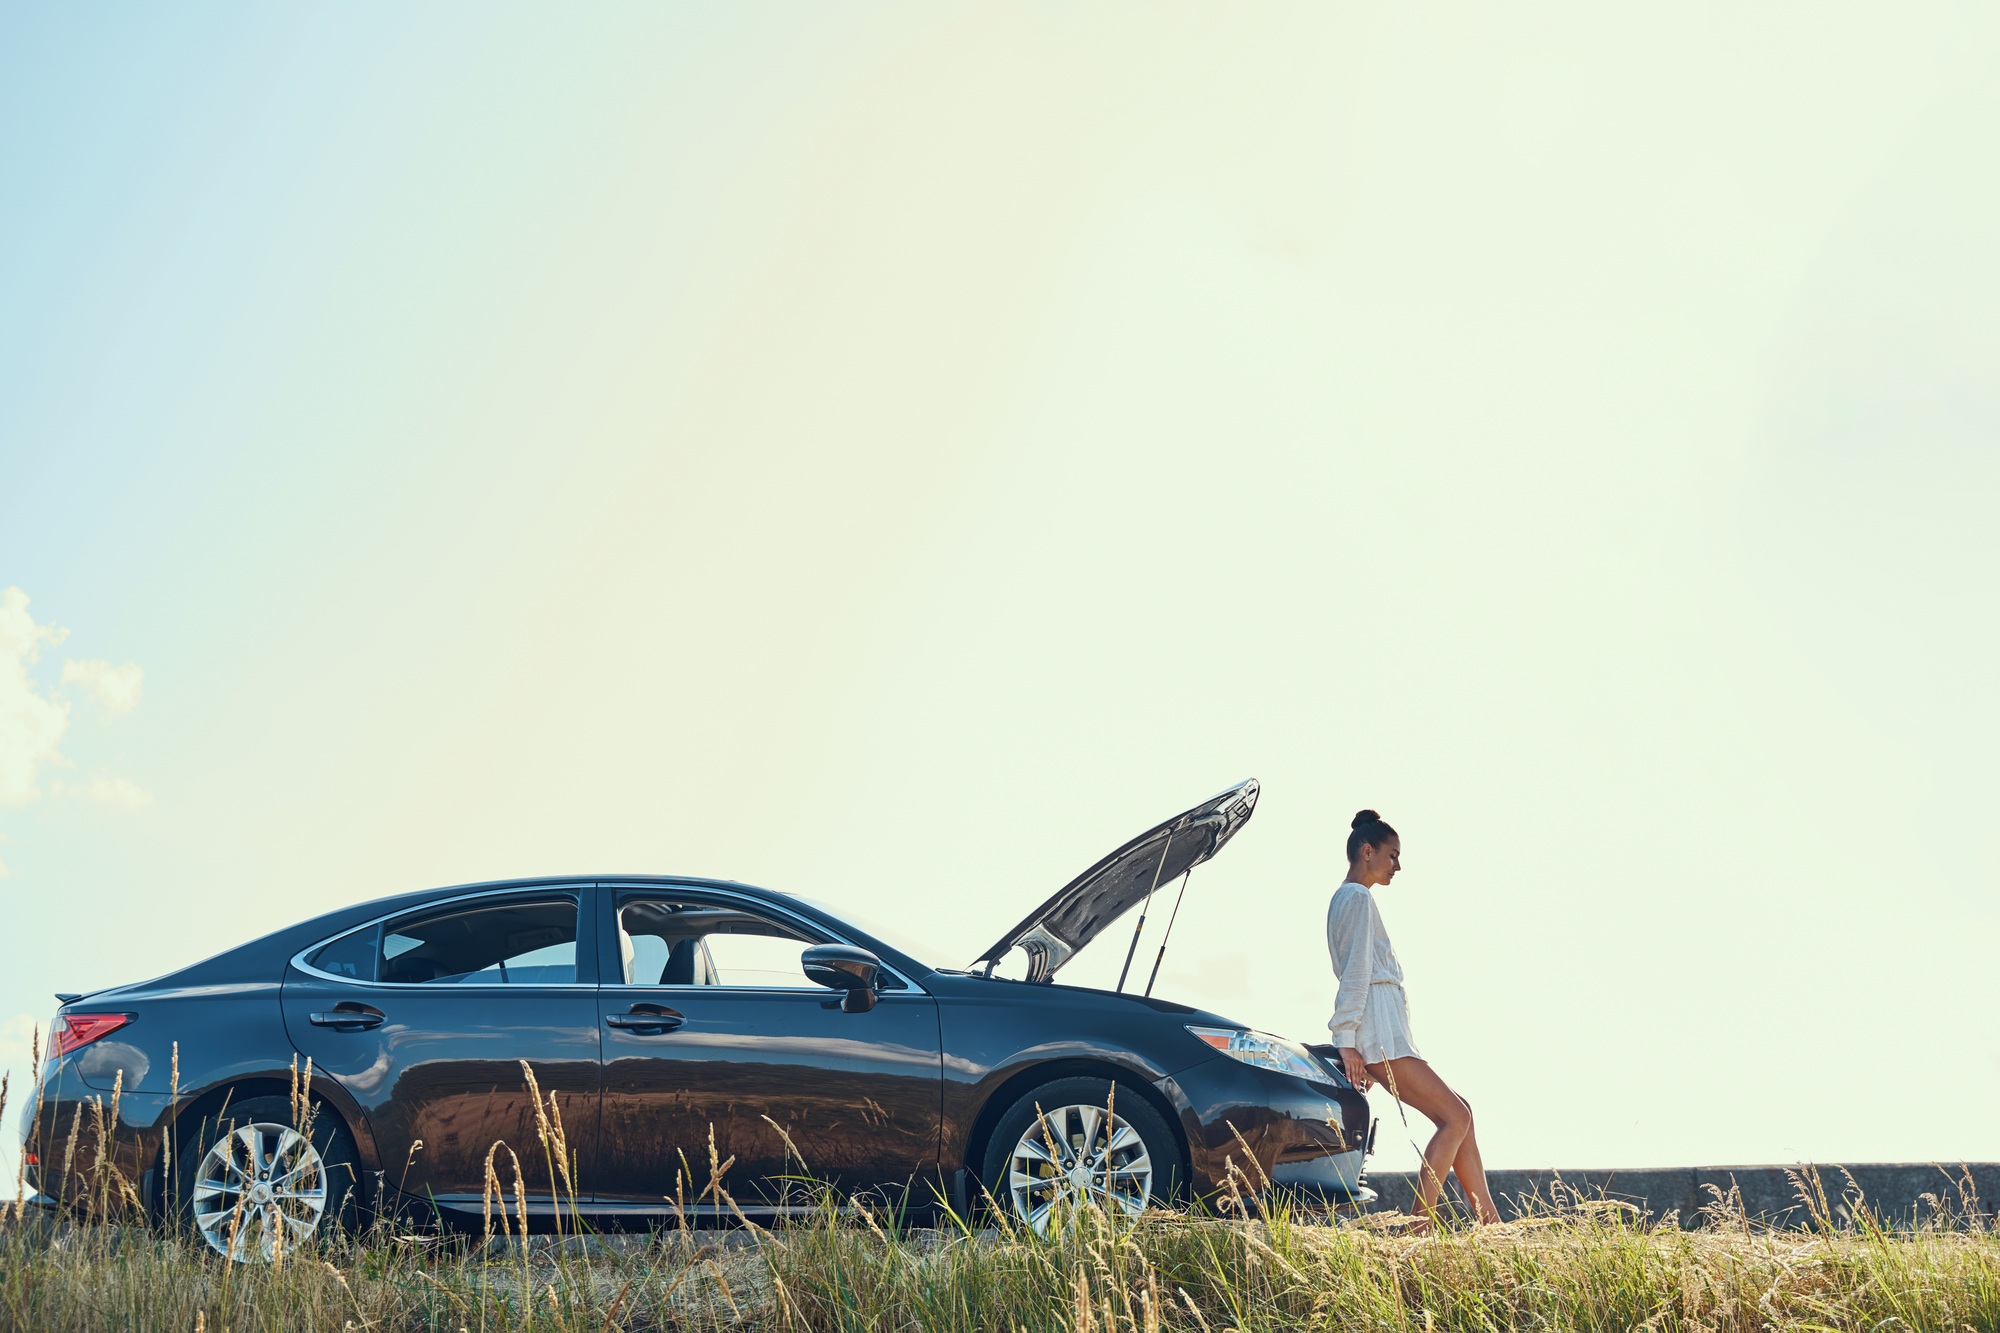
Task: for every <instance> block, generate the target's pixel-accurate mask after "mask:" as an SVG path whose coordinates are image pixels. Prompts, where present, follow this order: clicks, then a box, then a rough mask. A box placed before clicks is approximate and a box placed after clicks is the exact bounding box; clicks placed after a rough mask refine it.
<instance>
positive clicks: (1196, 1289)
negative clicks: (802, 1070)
mask: <svg viewBox="0 0 2000 1333" xmlns="http://www.w3.org/2000/svg"><path fill="white" fill-rule="evenodd" d="M307 1086H309V1082H303V1081H302V1083H301V1085H300V1091H299V1093H298V1095H296V1096H295V1098H294V1117H295V1119H298V1120H306V1119H308V1118H309V1117H310V1115H311V1114H312V1107H311V1106H310V1105H309V1102H310V1098H309V1097H307V1096H306V1095H305V1091H304V1089H305V1087H307ZM536 1097H537V1104H538V1105H545V1107H546V1114H543V1115H540V1116H539V1118H538V1120H537V1131H538V1137H539V1138H540V1139H541V1142H540V1144H539V1145H538V1146H539V1148H540V1150H541V1151H542V1152H543V1153H545V1154H547V1155H548V1160H549V1162H550V1164H551V1166H552V1167H553V1168H554V1169H553V1170H552V1171H551V1174H550V1180H551V1182H552V1184H551V1189H552V1190H554V1191H556V1196H555V1198H554V1199H553V1200H552V1201H553V1202H554V1203H555V1204H556V1205H557V1208H556V1210H555V1211H556V1213H557V1216H558V1219H559V1220H558V1222H557V1224H556V1227H557V1234H554V1235H536V1236H530V1235H528V1234H527V1227H526V1222H527V1220H528V1212H527V1203H528V1200H527V1198H526V1194H525V1186H524V1185H523V1183H522V1177H521V1173H520V1171H519V1170H518V1167H516V1168H515V1169H514V1170H513V1171H511V1172H508V1173H507V1174H508V1175H510V1176H511V1179H510V1180H503V1178H502V1173H501V1171H500V1170H499V1168H498V1163H499V1162H500V1161H502V1160H504V1159H506V1158H511V1157H512V1150H511V1149H509V1148H506V1147H505V1146H504V1145H497V1146H496V1148H495V1152H494V1154H493V1155H492V1156H490V1157H489V1159H488V1160H489V1165H490V1166H491V1167H492V1170H491V1171H490V1172H489V1177H488V1184H487V1190H488V1211H487V1215H486V1222H485V1226H484V1229H483V1231H482V1232H478V1233H474V1234H469V1235H452V1234H419V1233H416V1232H412V1231H409V1230H406V1229H404V1228H402V1227H400V1226H399V1225H397V1224H394V1223H392V1222H388V1221H383V1222H378V1223H376V1224H374V1225H372V1226H370V1227H369V1228H368V1229H366V1230H364V1231H363V1232H362V1233H361V1234H359V1235H355V1236H348V1235H343V1234H331V1235H325V1236H322V1237H320V1238H316V1239H315V1240H314V1241H312V1242H310V1243H308V1244H306V1245H303V1246H300V1247H298V1248H296V1249H294V1250H292V1251H291V1252H289V1253H288V1254H286V1255H284V1256H283V1259H282V1262H279V1263H275V1264H229V1263H225V1262H223V1261H222V1260H221V1258H220V1257H219V1256H217V1255H216V1254H215V1253H214V1252H213V1251H211V1250H210V1249H209V1248H208V1247H207V1246H206V1245H205V1244H204V1243H203V1242H202V1241H201V1239H200V1238H199V1237H198V1236H196V1235H192V1234H189V1233H185V1232H182V1231H178V1230H176V1229H174V1228H172V1227H164V1228H162V1227H160V1226H157V1225H156V1226H153V1227H147V1226H145V1225H142V1224H141V1214H140V1213H139V1212H138V1211H137V1199H136V1195H135V1194H132V1193H131V1192H130V1191H129V1187H126V1186H121V1185H120V1184H119V1182H118V1181H117V1180H116V1179H115V1178H113V1179H103V1178H101V1177H103V1176H105V1175H109V1174H113V1173H115V1166H114V1165H112V1161H113V1159H112V1155H111V1154H110V1153H109V1152H108V1151H106V1150H105V1144H104V1140H103V1138H102V1136H101V1134H100V1135H98V1136H97V1137H96V1138H95V1140H94V1142H93V1138H92V1124H93V1122H94V1121H95V1120H96V1119H97V1117H82V1116H79V1117H78V1120H77V1124H76V1126H74V1128H75V1129H76V1130H77V1132H78V1134H79V1135H80V1136H81V1138H80V1139H79V1140H78V1142H80V1143H81V1144H82V1147H81V1148H78V1146H77V1142H73V1143H72V1144H71V1145H70V1147H71V1150H72V1151H76V1152H78V1153H79V1154H80V1156H79V1158H78V1160H80V1161H82V1162H83V1163H84V1165H85V1166H86V1168H91V1169H95V1170H97V1171H98V1173H99V1177H100V1178H97V1179H93V1180H92V1181H91V1187H90V1188H89V1189H88V1190H87V1191H83V1192H80V1193H79V1196H78V1197H79V1202H78V1204H77V1206H76V1208H75V1210H74V1211H73V1213H72V1215H70V1216H68V1217H49V1216H47V1215H44V1214H42V1213H39V1212H29V1213H26V1214H21V1213H18V1212H15V1211H14V1210H11V1209H10V1210H8V1214H9V1215H8V1218H7V1220H6V1221H5V1222H4V1223H0V1329H7V1330H11V1329H36V1330H69V1329H77V1330H82V1329H93V1330H94V1329H106V1328H119V1329H138V1330H151V1329H160V1330H168V1329H172V1330H189V1329H196V1330H201V1331H202V1333H207V1331H208V1330H223V1329H230V1330H243V1331H244V1333H250V1331H252V1330H273V1331H275V1330H303V1331H312V1333H317V1330H327V1331H328V1333H346V1331H347V1330H362V1329H365V1330H402V1329H424V1330H461V1329H462V1330H467V1333H471V1331H472V1330H482V1331H483V1330H489V1329H491V1330H498V1329H546V1330H564V1333H570V1331H572V1330H577V1331H580V1330H605V1329H713V1330H721V1329H752V1328H754V1329H779V1330H836V1329H837V1330H850V1329H851V1330H863V1329H866V1330H877V1329H893V1330H903V1329H908V1330H918V1329H922V1330H934V1329H935V1330H966V1331H967V1333H972V1331H973V1330H979V1331H981V1333H983V1331H984V1330H1013V1329H1022V1330H1054V1329H1073V1330H1093V1331H1094V1330H1101V1329H1132V1330H1147V1331H1150V1330H1188V1331H1189V1333H1197V1331H1198V1333H1220V1330H1224V1329H1246V1330H1247V1329H1325V1330H1345V1329H1356V1330H1360V1329H1369V1330H1405V1329H1407V1330H1423V1331H1424V1333H1433V1331H1435V1330H1459V1329H1466V1330H1472V1329H1480V1330H1491V1329H1512V1328H1549V1329H1558V1328H1559V1329H1637V1328H1645V1329H1659V1330H1670V1329H1672V1330H1678V1329H1732V1330H1734V1329H1742V1330H1764V1329H1857V1330H1858V1329H1871V1330H1872V1329H1891V1328H1895V1329H1951V1330H1960V1329H1976V1330H1986V1329H2000V1235H1996V1234H1995V1232H1994V1230H1993V1229H1992V1228H1991V1226H1990V1225H1989V1224H1988V1223H1987V1222H1986V1221H1984V1220H1983V1219H1981V1218H1980V1217H1978V1216H1977V1215H1976V1214H1971V1215H1966V1216H1961V1217H1958V1218H1955V1219H1954V1218H1950V1217H1944V1218H1942V1219H1941V1220H1934V1221H1931V1222H1928V1223H1926V1224H1925V1225H1923V1226H1921V1227H1918V1228H1915V1229H1894V1228H1890V1227H1888V1226H1885V1225H1883V1224H1882V1223H1881V1222H1880V1221H1879V1220H1878V1219H1877V1218H1875V1217H1874V1216H1873V1215H1872V1214H1871V1213H1870V1212H1869V1211H1868V1209H1867V1207H1866V1205H1865V1201H1862V1200H1859V1199H1856V1198H1852V1197H1850V1198H1847V1199H1844V1200H1839V1201H1835V1200H1833V1199H1830V1198H1829V1195H1828V1194H1827V1192H1826V1191H1825V1190H1823V1189H1821V1188H1820V1187H1819V1184H1818V1182H1817V1180H1816V1179H1806V1180H1802V1181H1801V1182H1800V1183H1801V1192H1802V1197H1803V1198H1804V1200H1805V1202H1806V1203H1807V1206H1808V1210H1809V1212H1810V1214H1811V1218H1812V1227H1811V1229H1810V1230H1806V1231H1794V1232H1774V1231H1769V1230H1764V1229H1760V1228H1759V1227H1757V1226H1755V1225H1753V1224H1752V1223H1751V1221H1750V1220H1749V1219H1748V1218H1747V1217H1745V1216H1744V1214H1743V1212H1742V1210H1741V1207H1740V1204H1736V1205H1734V1206H1732V1205H1731V1201H1718V1204H1717V1206H1715V1207H1713V1208H1711V1209H1709V1210H1708V1211H1707V1213H1706V1214H1705V1215H1704V1216H1703V1218H1702V1219H1701V1220H1700V1225H1699V1226H1698V1227H1696V1228H1695V1229H1693V1230H1683V1229H1681V1227H1680V1226H1678V1225H1677V1224H1674V1223H1672V1222H1669V1223H1666V1224H1653V1223H1648V1222H1644V1221H1641V1220H1640V1219H1638V1218H1637V1217H1636V1216H1635V1215H1634V1214H1633V1213H1631V1212H1630V1211H1629V1210H1626V1209H1622V1208H1619V1207H1616V1206H1613V1205H1609V1204H1605V1203H1601V1202H1597V1203H1593V1202H1591V1201H1588V1200H1579V1199H1567V1200H1559V1201H1552V1202H1550V1203H1549V1204H1547V1205H1546V1206H1545V1207H1544V1208H1543V1209H1542V1210H1541V1211H1540V1212H1539V1213H1538V1214H1537V1215H1535V1216H1531V1217H1529V1218H1527V1219H1525V1220H1522V1221H1517V1222H1511V1223H1507V1224H1504V1225H1500V1226H1493V1227H1485V1228H1480V1229H1476V1230H1454V1229H1450V1228H1446V1229H1444V1230H1442V1231H1440V1232H1439V1233H1438V1234H1435V1235H1427V1236H1417V1235H1411V1234H1408V1233H1407V1230H1406V1229H1404V1228H1403V1227H1402V1226H1401V1225H1400V1222H1401V1221H1403V1220H1406V1219H1398V1218H1395V1217H1389V1218H1379V1217H1371V1218H1362V1219H1357V1220H1351V1221H1347V1222H1343V1223H1340V1224H1336V1225H1328V1224H1326V1223H1325V1221H1324V1219H1320V1218H1316V1217H1309V1216H1306V1215H1302V1214H1295V1213H1293V1212H1290V1211H1288V1210H1286V1209H1283V1208H1275V1209H1271V1210H1268V1211H1261V1210H1258V1209H1255V1208H1251V1209H1249V1210H1248V1211H1249V1212H1250V1213H1251V1214H1252V1215H1250V1216H1248V1217H1242V1216H1238V1217H1234V1218H1225V1217H1220V1216H1213V1215H1197V1214H1190V1213H1169V1212H1161V1213H1153V1214H1149V1215H1147V1216H1146V1217H1145V1218H1143V1219H1141V1220H1140V1221H1138V1222H1137V1223H1130V1222H1124V1221H1119V1220H1116V1219H1113V1218H1108V1217H1106V1216H1105V1215H1103V1214H1102V1213H1097V1212H1091V1211H1086V1212H1083V1213H1080V1214H1079V1215H1077V1216H1076V1217H1075V1218H1073V1219H1072V1220H1071V1221H1070V1224H1069V1225H1067V1226H1066V1227H1063V1228H1060V1229H1059V1230H1058V1231H1057V1232H1056V1234H1055V1235H1054V1236H1052V1237H1051V1238H1048V1239H1042V1238H1038V1237H1036V1236H1034V1235H1032V1234H1031V1233H1028V1232H1026V1231H1025V1230H1022V1229H1019V1228H1016V1227H1012V1226H1008V1225H1006V1224H1005V1223H1000V1224H997V1225H994V1226H991V1227H981V1228H977V1229H975V1228H974V1227H972V1226H970V1225H968V1224H967V1223H966V1222H965V1221H964V1220H963V1219H960V1218H957V1217H954V1216H952V1215H950V1214H946V1215H945V1216H944V1217H943V1218H942V1219H941V1220H942V1225H941V1226H938V1227H932V1228H924V1229H917V1228H912V1227H910V1226H908V1225H906V1221H905V1219H903V1218H900V1217H898V1216H895V1215H893V1214H884V1213H883V1212H881V1211H879V1210H876V1209H870V1208H868V1207H866V1206H864V1205H859V1204H856V1203H848V1204H846V1205H843V1201H841V1200H838V1199H836V1198H834V1197H832V1196H831V1195H830V1194H828V1193H827V1192H825V1191H823V1190H822V1191H820V1192H819V1194H818V1196H817V1197H818V1201H819V1207H818V1209H817V1210H816V1212H815V1213H814V1214H813V1215H812V1216H809V1217H805V1218H802V1219H795V1220H791V1221H787V1222H784V1223H781V1224H777V1225H775V1226H774V1227H772V1228H768V1229H767V1228H764V1227H761V1226H757V1225H755V1224H753V1223H751V1222H750V1221H749V1219H747V1218H744V1217H743V1216H742V1215H741V1214H740V1213H738V1214H737V1215H736V1216H737V1218H738V1224H737V1225H736V1226H735V1227H734V1228H733V1229H731V1230H729V1231H717V1230H708V1231H703V1230H699V1229H696V1228H694V1227H689V1226H679V1227H674V1228H670V1229H668V1230H665V1231H661V1232H658V1233H654V1234H652V1235H649V1236H619V1237H606V1236H597V1235H593V1234H591V1233H590V1232H589V1231H588V1229H587V1228H586V1227H585V1226H584V1219H583V1216H582V1213H581V1210H580V1209H579V1208H578V1206H577V1198H576V1194H575V1186H576V1182H575V1179H574V1175H573V1163H570V1162H569V1159H570V1153H569V1150H568V1145H567V1142H566V1136H565V1133H564V1131H563V1129H562V1123H561V1114H560V1107H558V1106H557V1105H555V1104H554V1098H553V1096H551V1097H550V1098H549V1099H548V1101H547V1102H546V1103H544V1102H543V1099H542V1095H541V1093H540V1090H539V1089H536ZM0 1114H4V1107H0ZM523 1146H524V1147H527V1146H528V1145H523ZM565 1163H568V1164H567V1165H565ZM93 1164H94V1165H93ZM727 1171H728V1163H727V1162H726V1161H719V1160H717V1159H716V1156H715V1154H714V1151H713V1147H712V1146H711V1148H710V1154H709V1176H710V1178H709V1181H708V1186H707V1188H706V1189H704V1190H702V1191H701V1197H703V1198H713V1199H716V1200H718V1201H721V1202H723V1203H725V1204H731V1205H733V1200H731V1198H730V1195H729V1192H728V1190H727V1188H726V1185H725V1183H724V1177H725V1176H726V1175H727Z"/></svg>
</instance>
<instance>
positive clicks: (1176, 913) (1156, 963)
mask: <svg viewBox="0 0 2000 1333" xmlns="http://www.w3.org/2000/svg"><path fill="white" fill-rule="evenodd" d="M1193 878H1194V867H1193V866H1189V867H1188V868H1187V873H1186V874H1185V875H1182V876H1181V891H1180V892H1179V893H1177V894H1175V895H1174V910H1173V914H1172V915H1170V916H1169V917H1168V918H1167V931H1166V933H1165V934H1164V935H1162V936H1160V951H1159V952H1158V953H1156V954H1154V955H1153V974H1152V975H1151V976H1149V977H1147V978H1146V994H1147V995H1151V994H1152V993H1153V983H1154V982H1156V981H1158V980H1159V979H1160V960H1161V959H1163V958H1165V957H1166V956H1167V941H1168V940H1170V939H1172V938H1173V937H1174V922H1176V921H1178V920H1180V919H1181V899H1183V898H1185V897H1187V884H1188V881H1189V880H1191V879H1193Z"/></svg>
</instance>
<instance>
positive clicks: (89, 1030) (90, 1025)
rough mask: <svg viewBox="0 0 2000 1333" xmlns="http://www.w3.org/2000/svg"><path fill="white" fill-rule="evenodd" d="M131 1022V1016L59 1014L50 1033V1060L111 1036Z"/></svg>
mask: <svg viewBox="0 0 2000 1333" xmlns="http://www.w3.org/2000/svg"><path fill="white" fill-rule="evenodd" d="M131 1021H132V1015H131V1014H57V1015H56V1025H55V1028H54V1030H53V1031H51V1032H50V1033H49V1059H51V1060H54V1059H57V1058H59V1057H61V1056H65V1055H68V1054H69V1053H70V1052H71V1051H74V1050H76V1049H78V1048H79V1047H83V1046H88V1045H90V1043H92V1042H93V1041H96V1040H97V1039H98V1038H99V1037H107V1036H110V1035H111V1034H112V1033H114V1032H116V1031H117V1030H118V1029H119V1028H122V1027H124V1026H125V1025H126V1024H127V1023H129V1022H131Z"/></svg>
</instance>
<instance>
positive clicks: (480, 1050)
mask: <svg viewBox="0 0 2000 1333" xmlns="http://www.w3.org/2000/svg"><path fill="white" fill-rule="evenodd" d="M594 894H595V890H594V889H593V888H591V887H590V886H588V885H570V886H554V887H549V888H538V889H530V890H509V891H504V892H498V893H489V894H480V895H472V896H468V897H464V898H454V899H451V900H448V901H443V902H438V903H433V904H431V905H429V906H426V907H422V908H418V909H415V910H412V911H408V912H404V913H401V914H398V915H396V916H393V917H389V918H385V919H384V920H381V921H377V922H372V923H370V924H369V925H367V926H363V927H361V928H360V929H358V930H354V931H351V932H349V933H348V934H346V935H343V936H341V937H340V938H338V939H336V940H333V941H330V942H329V943H327V944H324V945H322V946H319V947H317V948H315V949H312V950H309V951H307V952H306V953H303V954H301V955H300V956H299V957H298V958H297V959H294V960H293V963H292V966H291V968H290V970H289V971H288V973H287V976H286V980H285V985H284V999H283V1003H284V1011H285V1028H286V1031H287V1032H288V1033H289V1034H290V1036H291V1039H292V1042H293V1044H294V1045H295V1046H297V1048H298V1050H299V1052H300V1054H302V1055H304V1056H307V1057H310V1058H311V1060H312V1062H313V1068H314V1070H315V1071H316V1072H318V1073H322V1074H325V1075H327V1076H329V1077H331V1078H333V1079H335V1080H336V1081H338V1082H339V1084H340V1085H341V1086H342V1087H343V1088H345V1089H346V1090H347V1091H348V1093H350V1094H351V1095H352V1096H353V1097H354V1099H355V1101H356V1102H358V1103H359V1104H360V1106H361V1109H362V1112H363V1114H365V1115H366V1116H367V1118H368V1127H369V1129H370V1131H371V1132H372V1133H373V1135H374V1138H375V1143H376V1148H377V1151H378V1153H379V1155H380V1160H381V1169H382V1171H383V1175H384V1182H385V1183H386V1184H387V1185H388V1186H389V1187H391V1188H393V1189H396V1190H399V1191H401V1192H402V1193H404V1194H408V1195H413V1196H416V1197H418V1198H428V1199H431V1200H434V1201H435V1202H436V1203H438V1204H440V1205H442V1206H445V1207H455V1208H461V1209H471V1208H478V1207H479V1206H480V1202H481V1199H482V1197H483V1194H484V1190H485V1178H486V1163H487V1155H488V1153H489V1151H492V1150H493V1145H494V1144H496V1143H504V1144H505V1145H506V1149H503V1150H501V1151H499V1152H498V1154H497V1162H498V1165H499V1176H500V1180H501V1182H502V1184H503V1185H504V1186H505V1187H506V1188H507V1191H508V1193H509V1195H510V1196H511V1195H512V1194H513V1192H514V1168H513V1163H514V1159H515V1158H518V1159H519V1161H520V1165H521V1174H522V1178H523V1180H524V1181H525V1183H526V1186H527V1188H528V1190H529V1201H530V1206H531V1208H532V1209H534V1210H543V1209H547V1208H549V1207H551V1206H553V1205H552V1202H551V1189H552V1184H553V1182H552V1179H551V1169H550V1164H551V1161H552V1160H553V1153H552V1151H551V1150H550V1149H549V1148H545V1146H544V1144H543V1141H542V1139H543V1135H542V1134H541V1132H540V1123H539V1121H538V1118H537V1115H536V1106H535V1103H536V1098H535V1097H534V1096H533V1095H532V1094H531V1093H530V1091H529V1085H528V1079H527V1076H526V1074H525V1073H524V1072H523V1069H522V1065H523V1062H525V1063H526V1065H527V1067H528V1069H530V1070H532V1071H533V1073H534V1079H535V1083H536V1084H537V1085H538V1086H539V1089H540V1093H541V1097H542V1102H543V1106H544V1109H545V1112H546V1109H547V1107H548V1098H549V1097H550V1096H551V1095H553V1096H554V1098H555V1105H554V1109H555V1111H556V1113H557V1114H558V1115H559V1116H560V1120H561V1124H562V1129H563V1132H564V1134H565V1136H566V1138H567V1141H568V1149H569V1153H570V1155H571V1156H572V1158H573V1159H574V1160H575V1163H576V1175H577V1176H578V1180H577V1181H576V1186H577V1188H578V1190H579V1191H582V1190H587V1188H588V1181H589V1179H590V1176H591V1173H592V1171H593V1169H594V1166H595V1162H594V1154H595V1146H596V1140H597V1129H598V1092H599V1083H600V1079H601V1076H602V1065H601V1063H600V1053H599V1049H598V1046H599V1043H598V1035H597V1034H598V1028H599V1024H598V1016H597V1003H596V987H595V984H594V983H595V980H596V971H595V941H596V932H595V931H594V930H591V929H589V928H588V926H587V923H589V922H591V921H592V920H593V915H592V912H591V908H592V898H593V896H594ZM579 926H584V927H585V928H583V929H582V930H581V932H580V933H579ZM553 1123H554V1122H553V1121H551V1128H553ZM509 1150H511V1155H510V1151H509Z"/></svg>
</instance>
